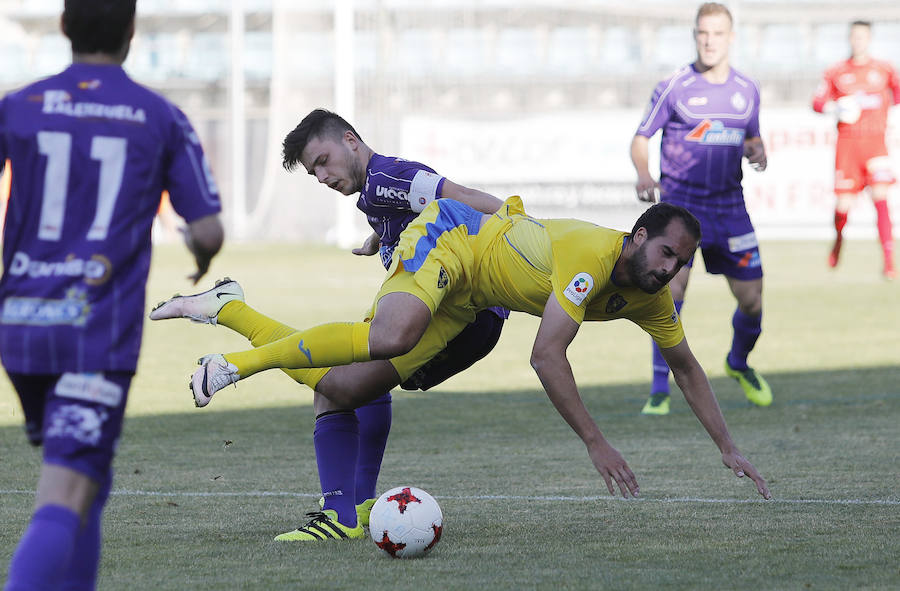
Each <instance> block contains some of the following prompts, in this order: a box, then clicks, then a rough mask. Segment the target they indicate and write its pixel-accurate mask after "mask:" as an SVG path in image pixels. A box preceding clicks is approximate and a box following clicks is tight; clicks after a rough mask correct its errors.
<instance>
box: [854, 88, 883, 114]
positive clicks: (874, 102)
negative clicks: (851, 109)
mask: <svg viewBox="0 0 900 591" xmlns="http://www.w3.org/2000/svg"><path fill="white" fill-rule="evenodd" d="M853 98H855V99H856V103H857V104H858V105H859V108H860V109H862V110H863V111H872V110H875V109H880V108H881V103H882V100H883V99H882V97H881V94H878V93H875V94H866V93H864V92H858V93H856V94H855V95H853Z"/></svg>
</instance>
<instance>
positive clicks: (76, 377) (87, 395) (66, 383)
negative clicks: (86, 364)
mask: <svg viewBox="0 0 900 591" xmlns="http://www.w3.org/2000/svg"><path fill="white" fill-rule="evenodd" d="M56 395H57V396H63V397H65V398H74V399H76V400H84V401H86V402H97V403H99V404H104V405H106V406H112V407H116V406H119V403H120V402H122V386H120V385H119V384H117V383H115V382H110V381H109V380H107V379H105V378H104V377H103V375H102V374H97V373H68V372H67V373H64V374H63V375H62V377H61V378H59V381H58V382H57V383H56Z"/></svg>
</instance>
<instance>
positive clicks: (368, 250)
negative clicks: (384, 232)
mask: <svg viewBox="0 0 900 591" xmlns="http://www.w3.org/2000/svg"><path fill="white" fill-rule="evenodd" d="M380 243H381V237H380V236H379V235H378V234H377V233H375V232H373V233H371V234H369V236H368V237H367V238H366V240H365V242H363V243H362V246H360V247H359V248H354V249H353V250H351V251H350V252H352V253H353V254H355V255H359V256H366V257H369V256H372V255H373V254H376V253H377V252H378V245H379V244H380Z"/></svg>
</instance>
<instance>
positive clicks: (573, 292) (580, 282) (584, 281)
mask: <svg viewBox="0 0 900 591" xmlns="http://www.w3.org/2000/svg"><path fill="white" fill-rule="evenodd" d="M592 289H594V278H593V277H591V276H590V275H589V274H588V273H579V274H577V275H575V277H573V278H572V280H571V281H569V284H568V285H567V286H566V291H565V292H564V293H565V296H566V299H568V300H569V301H570V302H572V303H573V304H575V305H576V306H580V305H581V303H582V302H583V301H584V298H586V297H587V295H588V294H589V293H591V290H592Z"/></svg>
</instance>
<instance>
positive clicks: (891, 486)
mask: <svg viewBox="0 0 900 591" xmlns="http://www.w3.org/2000/svg"><path fill="white" fill-rule="evenodd" d="M846 249H847V252H846V257H845V259H844V261H842V265H841V267H840V268H839V269H838V270H836V271H830V270H828V269H826V268H825V255H826V253H827V246H826V245H825V244H824V243H803V242H797V243H793V242H791V243H765V244H764V245H763V250H762V254H763V260H764V262H765V268H766V272H767V277H766V286H765V317H764V326H763V328H764V332H763V335H762V338H761V340H760V342H759V344H758V346H757V350H756V352H754V354H753V356H752V357H751V363H753V364H754V365H755V366H756V367H757V368H759V369H760V370H761V371H762V372H763V373H764V374H765V375H766V377H767V378H768V380H769V382H770V384H771V385H772V387H773V389H774V391H775V396H776V399H775V404H774V405H773V406H772V407H770V408H768V409H758V408H751V407H750V406H748V404H747V403H746V402H745V401H744V400H743V395H742V394H741V392H740V390H739V388H738V386H737V384H736V383H735V382H733V381H731V380H729V379H728V378H725V377H724V374H723V370H722V363H723V360H724V356H725V353H726V351H727V349H728V346H729V344H730V336H731V328H730V318H731V313H732V310H733V300H732V299H731V296H730V295H729V293H728V291H727V287H726V285H725V282H724V280H722V279H721V278H718V277H712V276H707V275H705V274H703V273H702V272H695V273H694V276H693V278H692V283H691V285H690V287H689V291H688V300H687V304H686V306H685V309H684V313H683V317H684V321H685V325H686V331H687V336H688V340H689V342H690V343H691V345H692V348H693V349H694V352H695V354H696V355H697V357H698V359H699V360H700V362H701V363H702V364H703V365H704V367H705V368H706V369H707V371H708V373H709V375H710V378H711V381H712V383H713V387H714V389H715V390H716V392H717V395H718V397H719V401H720V404H721V405H722V408H723V410H724V412H725V417H726V419H727V420H728V423H729V426H730V429H731V432H732V435H733V436H734V438H735V439H736V441H737V443H738V445H739V446H740V447H741V449H742V451H743V452H744V453H745V454H746V455H747V456H748V457H749V458H750V459H751V460H752V461H753V462H754V463H755V465H756V466H757V468H759V469H760V471H761V472H762V473H763V474H764V475H765V476H766V477H767V478H768V480H769V484H770V487H771V490H772V493H773V495H774V500H772V501H769V502H765V501H762V500H761V499H760V497H759V496H758V495H757V493H756V491H755V488H754V487H753V486H752V483H751V482H750V481H749V480H739V479H737V478H735V477H734V476H733V475H732V474H731V472H730V471H728V470H726V469H725V468H724V467H723V466H722V465H721V462H720V459H719V454H718V453H717V450H716V448H715V446H714V445H713V444H712V442H711V441H710V440H709V438H708V437H707V436H706V434H705V432H704V431H703V430H702V428H701V427H700V424H699V423H698V422H697V420H696V419H695V418H694V416H693V415H692V414H691V412H690V410H689V409H688V407H687V404H686V403H685V402H684V400H683V398H681V396H680V395H677V389H675V392H676V396H674V397H673V412H672V414H671V415H670V416H668V417H662V418H658V417H654V418H649V417H641V416H640V415H639V414H638V411H639V410H640V407H641V405H642V404H643V401H644V398H645V396H646V394H647V393H648V380H649V375H650V368H649V353H650V343H649V338H648V337H646V335H644V334H643V333H642V332H641V331H640V329H638V328H637V327H635V326H633V325H631V324H630V323H627V322H624V321H620V322H614V323H605V324H599V323H595V324H589V325H585V326H584V327H583V328H582V330H581V333H580V334H579V336H578V338H577V339H576V341H575V343H574V344H573V346H572V347H571V348H570V359H571V361H572V365H573V368H574V370H575V375H576V378H577V379H578V381H579V384H580V387H581V392H582V395H583V397H584V399H585V402H586V404H587V406H588V408H589V409H590V411H591V413H592V414H593V415H594V417H595V418H596V420H597V421H598V423H599V424H600V426H601V429H602V430H603V431H604V433H605V435H606V437H607V438H608V439H609V440H610V442H611V443H612V444H613V445H614V446H615V447H617V448H618V449H619V450H620V451H621V452H622V453H623V454H624V455H625V458H626V459H627V460H628V462H629V464H630V466H631V467H632V469H633V470H634V472H635V473H636V475H637V477H638V481H639V483H640V485H641V492H642V499H641V500H629V501H623V500H621V499H616V498H612V497H610V496H609V495H608V493H607V492H606V487H605V485H604V484H603V482H602V479H600V478H599V476H598V475H597V474H596V472H595V471H594V469H593V467H592V466H591V463H590V461H589V459H588V457H587V454H586V452H585V450H584V447H583V445H582V444H581V442H580V441H579V440H578V438H577V437H576V436H575V434H574V433H573V432H571V431H570V430H569V428H568V427H567V426H566V425H565V423H564V422H563V421H562V419H561V418H560V417H559V416H558V415H557V414H556V412H555V411H554V410H553V408H552V407H551V405H550V403H549V402H548V400H547V398H546V396H545V395H544V393H543V390H542V389H541V387H540V384H539V382H538V380H537V378H536V376H535V375H534V373H533V371H532V370H531V368H530V367H529V364H528V358H529V353H530V350H531V342H532V339H533V336H534V332H535V329H536V327H537V321H536V320H535V319H533V318H530V317H526V316H524V315H521V314H514V315H513V317H512V319H511V321H510V322H509V323H508V324H507V328H506V330H505V332H504V335H503V337H502V339H501V341H500V343H499V345H498V347H497V349H496V350H495V352H494V353H493V354H492V356H491V357H489V358H488V359H486V360H484V361H482V362H481V363H480V364H479V365H476V366H475V367H474V368H473V369H471V370H470V371H469V372H468V373H467V374H465V375H461V376H457V377H455V378H453V379H452V380H450V381H449V382H447V383H446V384H444V385H442V386H441V387H439V388H437V389H435V390H434V391H431V392H429V393H427V394H423V393H403V392H395V397H394V406H393V409H394V426H393V431H392V434H391V440H390V442H389V445H388V450H387V455H386V458H385V462H384V467H383V470H382V474H381V480H380V484H379V488H380V489H381V490H386V489H387V488H390V487H393V486H396V485H400V484H412V485H415V486H419V487H421V488H424V489H425V490H427V491H429V492H431V493H432V494H433V495H435V496H436V497H437V499H438V501H439V502H440V503H441V506H442V508H443V511H444V523H445V534H444V537H443V538H442V540H441V543H440V544H439V545H438V546H437V547H436V549H435V551H434V552H433V554H431V555H430V556H429V557H428V558H426V559H423V560H414V561H395V560H390V559H388V558H383V557H382V556H380V555H379V552H378V551H377V548H376V547H375V546H374V544H372V543H371V542H370V541H364V542H363V541H358V542H343V543H342V542H332V543H325V544H315V545H299V544H295V545H291V544H276V543H274V542H273V541H272V537H273V536H274V535H276V534H278V533H280V532H282V531H286V530H288V529H292V528H293V527H296V526H297V525H300V524H301V523H302V522H303V521H305V519H304V513H305V512H306V511H311V510H313V509H314V508H315V506H316V505H315V501H316V498H317V497H318V494H319V492H318V480H317V475H316V468H315V460H314V457H313V448H312V426H313V413H312V408H311V395H310V392H309V391H308V390H307V389H306V388H305V387H303V386H298V385H296V384H295V383H294V382H292V381H290V380H289V379H288V378H287V377H285V376H284V375H283V374H281V373H280V372H267V373H265V374H261V375H258V376H255V377H253V378H252V379H250V380H247V381H243V382H241V383H240V384H238V387H237V388H229V389H227V390H224V391H222V392H221V393H219V394H217V396H216V399H215V400H214V401H213V403H212V404H211V405H210V406H209V407H207V408H205V409H202V410H199V409H195V408H194V406H193V401H192V398H191V396H190V394H189V392H188V390H187V388H186V384H187V381H188V376H189V375H190V373H191V372H192V371H193V369H194V363H195V360H196V358H197V357H199V356H200V355H202V354H205V353H210V352H227V351H231V350H237V349H243V348H245V347H246V344H245V342H244V341H243V339H242V338H241V337H239V336H237V335H235V334H233V333H230V332H229V331H228V330H227V329H225V328H222V327H211V326H198V325H192V324H189V323H187V322H182V321H169V322H163V323H154V324H153V325H150V324H148V325H147V326H146V329H145V333H144V347H143V354H142V359H141V364H140V367H139V370H138V375H137V377H136V379H135V381H134V383H133V386H132V390H131V400H130V401H129V411H128V416H127V419H126V424H125V431H124V436H123V439H122V442H121V445H120V448H119V453H118V457H117V460H116V464H115V466H116V481H115V487H114V493H113V496H112V497H111V500H110V502H109V504H108V506H107V512H106V520H105V522H104V536H105V539H104V555H103V562H102V565H101V571H100V581H99V586H100V588H101V589H126V588H127V589H152V590H162V589H173V590H175V589H177V590H183V589H323V590H333V589H353V590H359V589H442V590H443V589H492V590H493V589H503V590H506V589H509V590H519V589H578V590H581V589H651V588H658V587H662V588H667V589H754V590H758V589H766V590H768V589H849V588H854V589H889V588H891V589H897V588H900V562H898V556H900V493H898V483H900V468H898V466H900V428H898V424H900V385H898V384H900V356H898V335H900V310H898V305H900V283H896V282H895V283H893V284H891V283H886V282H884V281H882V280H881V277H880V274H879V270H880V252H879V249H878V247H877V245H876V243H875V242H874V241H872V242H871V243H869V242H851V243H849V244H848V246H847V247H846ZM700 269H702V266H701V267H700ZM189 271H190V268H189V261H188V257H187V255H186V254H185V253H184V252H183V251H182V249H181V248H180V247H178V246H174V245H173V246H164V247H160V248H158V249H157V253H156V256H155V263H154V267H153V271H152V274H151V280H150V283H149V287H148V310H149V307H150V304H152V303H155V302H156V301H158V300H161V299H164V298H166V297H168V296H169V295H171V293H172V292H174V291H181V292H183V293H188V292H190V291H192V288H191V287H190V286H189V285H188V283H187V281H186V280H185V279H184V277H185V275H186V274H187V273H188V272H189ZM224 275H230V276H231V277H234V278H237V279H239V280H240V281H241V283H242V285H243V286H244V288H245V290H246V293H247V298H248V301H249V302H250V303H251V304H253V305H254V306H255V307H256V308H258V309H259V310H261V311H264V312H267V313H269V314H271V315H272V316H275V317H277V318H279V319H281V320H283V321H284V322H287V323H288V324H291V325H293V326H298V327H302V326H307V325H310V324H314V323H320V322H323V321H326V320H355V319H356V318H358V317H359V316H360V314H361V313H362V312H363V311H364V310H365V309H366V308H367V306H368V305H369V300H370V298H371V296H372V295H374V293H375V291H376V288H377V285H378V283H379V282H380V278H381V272H380V266H379V264H378V262H377V261H374V260H371V259H360V258H356V257H353V256H352V255H350V254H347V253H344V252H339V251H337V250H331V249H326V248H312V249H310V248H309V247H302V246H296V245H290V246H282V247H275V246H264V245H231V246H229V247H228V248H227V249H226V251H225V252H223V254H222V255H221V256H220V257H219V258H218V259H217V260H216V262H215V264H214V266H213V269H212V270H211V272H210V275H209V276H208V277H207V278H206V279H205V280H204V282H203V289H205V288H206V287H205V286H207V285H209V284H211V282H212V280H213V279H215V278H216V277H221V276H224ZM21 422H22V416H21V410H20V408H19V403H18V400H17V398H16V396H15V394H14V393H13V392H12V390H11V388H10V386H9V384H8V382H7V381H6V380H5V378H4V379H3V381H2V383H0V489H2V492H0V500H2V503H0V516H2V523H3V524H4V527H3V528H2V529H0V575H2V576H3V578H4V580H5V574H6V568H7V566H8V563H9V558H10V555H11V553H12V551H13V549H14V548H15V545H16V543H17V540H18V538H19V536H20V535H21V532H22V530H23V529H24V527H25V525H26V522H27V520H28V517H29V515H30V512H31V504H32V501H33V493H31V492H30V491H32V490H33V489H34V486H35V483H36V478H37V473H38V465H39V462H40V453H39V451H37V450H33V449H32V448H30V447H29V446H28V445H27V443H26V441H25V437H24V433H23V431H22V428H21ZM226 442H230V443H226Z"/></svg>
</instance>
